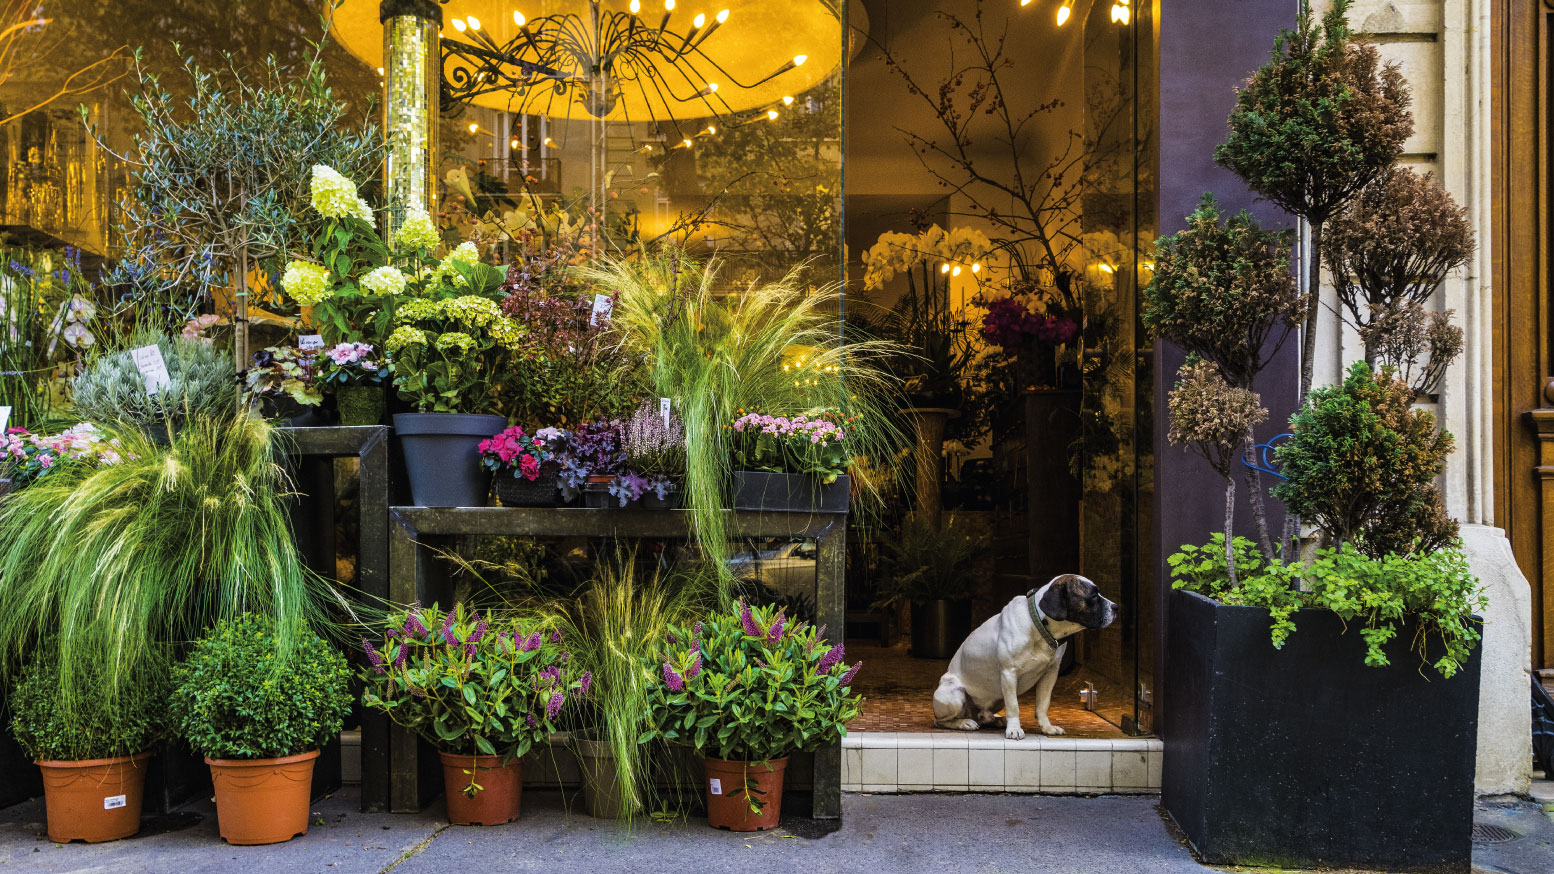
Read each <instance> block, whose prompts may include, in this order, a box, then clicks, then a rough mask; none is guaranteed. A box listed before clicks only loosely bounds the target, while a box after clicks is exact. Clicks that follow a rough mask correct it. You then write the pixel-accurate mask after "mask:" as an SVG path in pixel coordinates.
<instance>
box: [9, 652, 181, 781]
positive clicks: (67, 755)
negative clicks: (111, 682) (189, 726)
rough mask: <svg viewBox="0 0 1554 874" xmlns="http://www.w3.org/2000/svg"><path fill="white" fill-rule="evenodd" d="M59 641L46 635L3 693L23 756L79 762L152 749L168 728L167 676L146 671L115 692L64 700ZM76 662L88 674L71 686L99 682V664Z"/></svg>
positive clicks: (100, 671) (100, 672)
mask: <svg viewBox="0 0 1554 874" xmlns="http://www.w3.org/2000/svg"><path fill="white" fill-rule="evenodd" d="M58 645H59V644H58V641H56V640H52V639H51V640H45V641H44V642H43V644H42V645H41V646H39V647H38V649H37V651H36V652H34V653H33V654H32V657H31V659H30V660H29V661H28V662H27V664H26V666H25V667H23V668H22V671H21V674H20V675H19V677H18V678H17V682H16V685H15V686H14V687H12V688H11V690H10V693H9V695H8V696H7V704H8V705H9V706H10V711H11V732H12V733H13V734H14V735H15V736H16V742H17V743H18V744H20V745H21V748H22V749H23V750H24V751H25V752H26V753H27V755H28V756H30V757H31V758H33V759H36V760H40V761H60V762H79V761H84V760H86V759H106V758H109V757H112V756H133V755H135V754H137V753H142V752H146V751H147V750H150V749H151V747H152V746H153V745H154V744H155V743H156V742H157V741H158V740H160V739H161V737H162V735H163V733H164V730H165V727H166V726H165V722H166V717H167V686H166V678H165V677H163V676H160V675H158V674H157V673H155V672H148V673H147V674H146V676H145V677H144V678H141V679H136V678H130V679H129V681H128V682H126V683H124V684H123V685H122V687H121V688H120V689H119V690H118V694H117V695H112V696H110V695H107V694H104V695H100V696H97V697H93V698H86V699H82V700H80V701H78V702H75V703H74V704H73V705H67V704H66V703H65V702H64V701H63V700H61V698H60V695H59V690H60V688H61V687H62V686H64V685H66V684H65V683H63V682H62V680H61V677H60V661H59V654H58V650H57V648H58ZM79 667H80V669H81V670H83V671H85V672H86V673H85V674H84V675H83V676H80V677H77V678H75V679H74V680H73V682H72V683H70V685H73V686H77V687H81V688H91V687H94V686H98V687H100V686H101V683H102V679H103V677H102V668H101V666H100V665H98V664H96V663H95V662H87V663H85V664H82V665H80V666H79Z"/></svg>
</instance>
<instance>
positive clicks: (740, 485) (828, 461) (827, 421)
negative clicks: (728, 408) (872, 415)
mask: <svg viewBox="0 0 1554 874" xmlns="http://www.w3.org/2000/svg"><path fill="white" fill-rule="evenodd" d="M740 413H741V414H742V415H740V417H739V418H737V419H735V420H734V421H733V423H732V424H730V425H728V426H727V427H728V430H729V432H730V435H729V443H730V446H731V448H732V450H733V465H734V502H733V503H734V509H736V510H798V511H802V510H815V511H819V512H825V513H839V512H845V511H846V510H847V503H848V495H849V487H850V485H851V482H850V480H849V478H848V476H847V473H846V471H847V467H848V465H849V464H851V462H852V459H851V456H850V451H849V448H848V444H847V442H846V441H847V436H848V434H849V433H850V432H851V429H852V427H853V425H854V424H855V422H856V420H855V419H853V418H852V417H843V416H839V415H836V414H833V413H826V412H822V413H818V414H815V415H812V416H803V415H801V416H793V417H791V418H790V417H788V416H769V415H766V414H764V413H761V412H759V411H751V412H748V413H746V412H745V411H743V410H741V411H740Z"/></svg>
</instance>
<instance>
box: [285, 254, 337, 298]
mask: <svg viewBox="0 0 1554 874" xmlns="http://www.w3.org/2000/svg"><path fill="white" fill-rule="evenodd" d="M281 288H282V289H283V290H284V291H285V292H286V293H287V294H289V295H291V299H292V300H294V301H296V302H297V303H299V304H301V305H302V306H305V307H311V306H317V305H318V303H319V301H322V300H323V299H324V298H326V297H328V296H329V271H328V270H325V269H324V268H323V266H322V265H319V264H313V263H310V262H307V261H292V262H290V263H289V264H287V265H286V272H285V273H282V274H281Z"/></svg>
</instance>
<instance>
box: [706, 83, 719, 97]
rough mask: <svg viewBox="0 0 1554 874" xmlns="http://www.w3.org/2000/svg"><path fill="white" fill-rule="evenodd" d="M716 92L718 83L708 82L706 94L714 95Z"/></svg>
mask: <svg viewBox="0 0 1554 874" xmlns="http://www.w3.org/2000/svg"><path fill="white" fill-rule="evenodd" d="M717 90H718V83H716V82H708V83H707V93H708V94H715V93H717Z"/></svg>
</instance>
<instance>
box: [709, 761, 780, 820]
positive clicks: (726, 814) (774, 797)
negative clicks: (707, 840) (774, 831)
mask: <svg viewBox="0 0 1554 874" xmlns="http://www.w3.org/2000/svg"><path fill="white" fill-rule="evenodd" d="M787 769H788V759H787V757H783V758H781V759H772V760H771V761H770V762H764V763H759V762H729V761H725V760H723V759H708V760H707V824H708V825H710V826H712V827H713V828H724V829H728V830H729V831H736V832H758V831H765V830H767V829H769V828H776V827H777V820H778V818H779V817H781V816H782V780H783V773H784V772H785V771H787ZM751 798H754V799H755V800H756V801H757V802H759V803H760V805H761V810H760V811H759V812H756V811H753V810H751V809H750V800H751Z"/></svg>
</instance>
